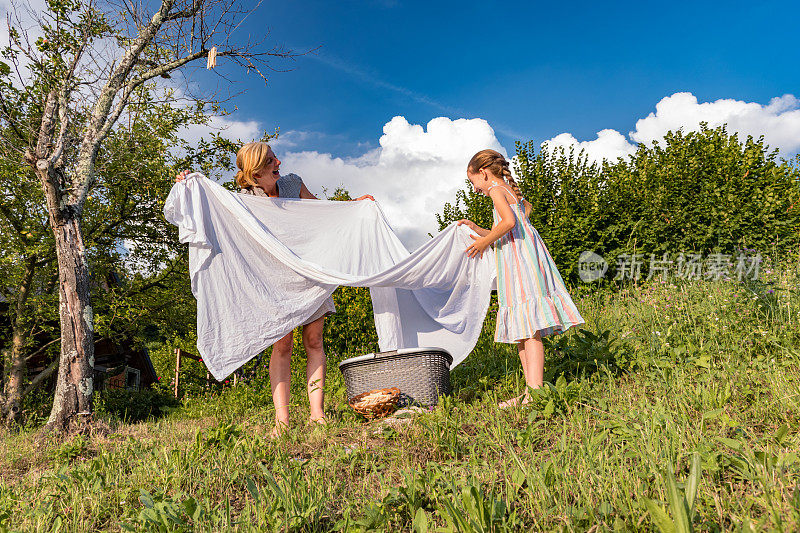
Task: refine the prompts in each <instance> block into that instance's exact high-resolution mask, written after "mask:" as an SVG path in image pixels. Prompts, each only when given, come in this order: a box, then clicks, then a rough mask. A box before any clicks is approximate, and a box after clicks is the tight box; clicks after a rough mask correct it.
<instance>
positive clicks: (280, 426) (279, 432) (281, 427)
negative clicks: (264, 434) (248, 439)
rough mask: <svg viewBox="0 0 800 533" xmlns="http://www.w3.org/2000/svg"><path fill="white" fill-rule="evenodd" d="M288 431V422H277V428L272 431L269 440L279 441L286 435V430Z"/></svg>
mask: <svg viewBox="0 0 800 533" xmlns="http://www.w3.org/2000/svg"><path fill="white" fill-rule="evenodd" d="M288 429H289V424H287V423H286V422H275V427H274V428H272V431H271V432H270V434H269V438H271V439H279V438H281V437H282V436H283V435H284V434H285V433H286V430H288Z"/></svg>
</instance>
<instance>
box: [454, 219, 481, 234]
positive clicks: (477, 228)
mask: <svg viewBox="0 0 800 533" xmlns="http://www.w3.org/2000/svg"><path fill="white" fill-rule="evenodd" d="M461 224H466V225H467V227H468V228H469V229H471V230H472V231H474V232H475V233H477V234H478V235H480V236H481V237H486V235H488V234H489V230H488V229H486V228H482V227H480V226H479V225H477V224H476V223H474V222H473V221H471V220H469V219H466V218H462V219H461V220H459V221H458V225H459V226H460V225H461Z"/></svg>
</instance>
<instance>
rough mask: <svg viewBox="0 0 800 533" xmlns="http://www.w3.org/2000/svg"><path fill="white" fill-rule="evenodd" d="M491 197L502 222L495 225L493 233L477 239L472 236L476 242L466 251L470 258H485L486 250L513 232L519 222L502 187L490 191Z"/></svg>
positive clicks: (490, 232)
mask: <svg viewBox="0 0 800 533" xmlns="http://www.w3.org/2000/svg"><path fill="white" fill-rule="evenodd" d="M489 197H490V198H491V199H492V202H494V208H495V209H496V210H497V214H498V215H500V222H498V223H497V224H495V225H494V226H493V227H492V229H491V231H489V233H487V234H486V235H484V236H481V237H475V236H474V235H470V237H472V238H473V239H475V242H473V243H472V245H470V246H469V248H467V250H466V253H467V255H468V256H470V257H475V256H476V255H479V256H480V257H483V251H484V250H486V249H487V248H488V247H489V245H491V244H492V243H493V242H494V241H496V240H497V239H499V238H500V237H502V236H503V235H505V234H506V233H508V232H509V231H511V229H512V228H513V227H514V226H515V225H516V224H517V221H516V220H514V212H513V211H512V210H511V206H510V205H508V198H506V195H505V193H504V192H503V191H501V190H500V187H496V188H495V189H493V190H491V191H489Z"/></svg>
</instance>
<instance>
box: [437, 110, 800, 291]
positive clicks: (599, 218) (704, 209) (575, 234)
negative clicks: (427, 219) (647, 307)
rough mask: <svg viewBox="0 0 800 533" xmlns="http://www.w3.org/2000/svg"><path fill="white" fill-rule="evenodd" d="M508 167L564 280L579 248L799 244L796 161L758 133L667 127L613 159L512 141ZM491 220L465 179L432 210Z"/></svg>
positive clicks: (785, 248)
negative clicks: (633, 150)
mask: <svg viewBox="0 0 800 533" xmlns="http://www.w3.org/2000/svg"><path fill="white" fill-rule="evenodd" d="M516 148H517V152H516V158H515V164H514V167H515V171H516V174H517V176H518V184H519V186H520V189H521V190H522V193H523V196H524V197H525V198H526V199H527V200H528V201H530V202H531V204H533V210H532V212H531V215H530V219H531V222H532V223H533V226H534V227H535V228H536V229H537V230H538V231H539V233H540V235H541V236H542V239H543V240H544V241H545V243H546V245H547V247H548V249H549V251H550V254H551V255H552V256H553V259H554V260H555V262H556V264H557V265H558V268H559V271H560V272H561V274H562V276H563V277H564V278H565V280H567V279H569V280H571V281H573V282H575V281H577V280H578V259H579V257H580V255H581V253H582V252H583V251H584V250H591V251H594V252H596V253H598V254H600V255H601V256H603V257H604V258H605V259H606V260H607V261H608V263H609V265H612V268H613V265H615V264H616V261H617V258H618V257H620V256H621V255H622V254H634V253H636V254H642V259H643V262H644V263H645V265H644V267H643V269H642V273H643V274H646V266H647V264H649V261H650V257H651V256H650V254H655V257H657V258H662V257H663V254H664V253H668V254H669V256H670V258H672V259H674V258H675V256H677V254H679V253H681V252H684V253H686V254H689V253H692V252H694V253H697V254H702V255H703V256H704V257H705V256H707V255H708V254H712V253H723V254H730V255H731V261H733V262H734V263H735V261H736V256H737V255H738V253H740V251H741V253H745V254H747V255H748V256H754V255H755V254H756V253H760V254H761V255H762V256H766V255H770V256H779V257H781V256H784V255H785V254H787V253H789V252H795V253H796V252H797V251H798V246H799V245H800V201H799V200H800V165H798V164H797V161H796V160H795V161H793V162H792V161H785V160H781V159H780V158H779V157H778V152H777V150H773V151H770V150H769V148H768V147H767V146H766V145H765V143H764V140H763V138H761V139H753V138H751V137H748V138H747V140H745V141H740V140H739V138H738V137H737V135H735V134H733V135H732V134H729V133H728V132H727V130H726V128H725V126H721V127H718V128H715V129H710V128H708V127H707V126H706V125H705V124H702V125H701V129H700V131H697V132H689V133H683V132H680V131H679V132H670V133H668V134H667V135H666V136H665V137H664V139H663V140H661V141H658V142H654V143H653V144H651V145H644V144H642V145H639V147H638V149H637V151H636V153H635V154H634V155H632V156H630V157H629V158H627V159H623V158H619V159H618V160H617V161H615V162H609V161H604V162H603V163H602V164H598V163H591V162H590V161H589V159H588V157H587V156H586V154H585V153H583V152H582V153H579V154H576V153H574V152H573V151H572V150H570V151H565V150H564V149H560V150H548V149H547V148H544V149H542V148H540V147H539V146H538V145H536V144H535V143H534V142H532V141H531V142H527V143H520V142H518V143H517V145H516ZM460 218H469V219H472V220H474V221H475V222H476V223H478V224H479V225H481V226H483V227H486V228H489V227H491V225H492V205H491V200H490V199H489V198H487V197H485V196H482V195H478V194H475V193H474V192H472V191H471V189H470V188H467V189H465V190H462V191H459V192H458V193H457V196H456V200H455V202H454V203H453V204H447V205H446V206H445V209H444V213H442V214H441V215H437V219H438V221H439V225H440V228H444V227H445V226H446V225H447V224H449V223H450V222H452V221H454V220H458V219H460Z"/></svg>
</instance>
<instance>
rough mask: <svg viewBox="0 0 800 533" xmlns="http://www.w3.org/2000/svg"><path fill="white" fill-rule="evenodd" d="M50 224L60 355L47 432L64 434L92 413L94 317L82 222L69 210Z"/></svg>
mask: <svg viewBox="0 0 800 533" xmlns="http://www.w3.org/2000/svg"><path fill="white" fill-rule="evenodd" d="M51 221H52V222H54V224H53V233H54V234H55V240H56V253H57V256H58V273H59V274H58V277H59V290H58V295H59V315H60V319H61V356H60V363H59V368H58V378H57V381H56V392H55V397H54V398H53V409H52V411H51V412H50V418H49V420H48V421H47V425H46V429H50V430H55V431H59V432H63V431H66V430H68V429H69V428H70V426H71V422H73V420H75V418H76V416H77V417H80V416H86V415H89V414H91V411H92V395H93V392H94V384H93V379H92V378H93V373H94V338H93V335H94V333H93V321H94V314H93V311H92V306H91V300H90V293H89V265H88V263H87V260H86V250H85V248H84V245H83V236H82V234H81V224H80V219H79V218H77V217H75V216H72V215H71V210H69V209H66V210H64V211H62V219H61V220H60V221H59V223H55V221H53V220H52V219H51ZM75 421H76V422H77V423H78V424H80V422H81V421H80V420H75Z"/></svg>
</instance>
